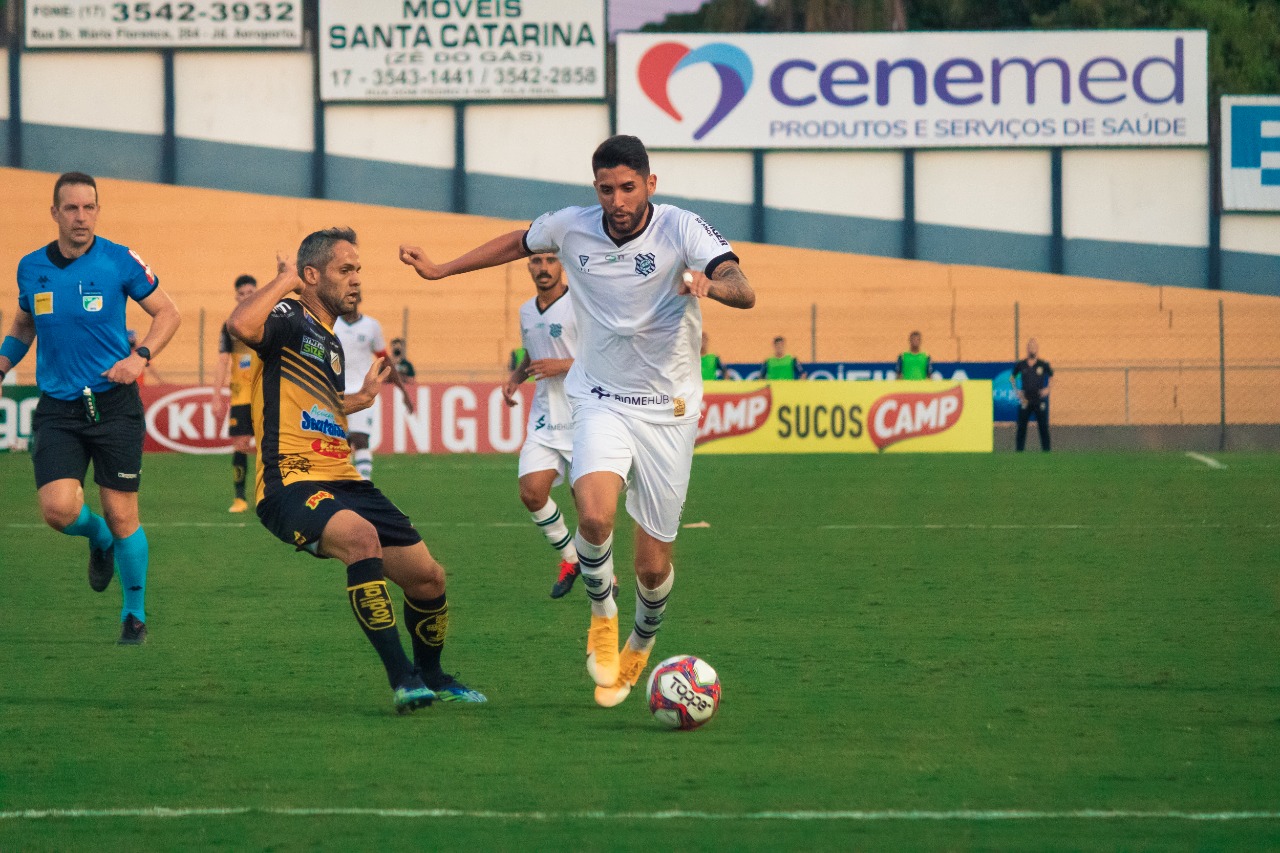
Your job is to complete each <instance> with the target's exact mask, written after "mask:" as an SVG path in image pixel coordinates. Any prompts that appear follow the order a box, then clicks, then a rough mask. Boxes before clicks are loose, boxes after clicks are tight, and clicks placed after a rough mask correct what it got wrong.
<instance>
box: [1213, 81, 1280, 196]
mask: <svg viewBox="0 0 1280 853" xmlns="http://www.w3.org/2000/svg"><path fill="white" fill-rule="evenodd" d="M1222 209H1223V210H1263V211H1278V210H1280V95H1266V96H1257V97H1225V98H1223V99H1222Z"/></svg>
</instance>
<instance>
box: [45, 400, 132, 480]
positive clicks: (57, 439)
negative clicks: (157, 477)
mask: <svg viewBox="0 0 1280 853" xmlns="http://www.w3.org/2000/svg"><path fill="white" fill-rule="evenodd" d="M97 406H98V416H99V421H98V422H97V423H93V422H92V421H90V420H89V418H88V416H87V415H86V413H85V406H84V402H83V401H82V400H58V399H55V398H53V397H50V396H49V395H48V394H41V395H40V401H39V402H38V403H36V411H35V414H34V416H33V417H32V419H31V441H32V445H31V458H32V461H33V462H34V463H35V472H36V488H37V489H38V488H40V487H42V486H44V485H46V484H48V483H52V482H53V481H54V480H75V481H76V482H79V483H83V482H84V475H85V472H87V471H88V470H89V463H90V462H93V481H94V482H95V483H97V484H98V485H99V486H102V487H104V488H107V489H115V490H116V491H120V492H136V491H138V485H139V480H140V476H141V473H142V438H143V435H144V434H145V431H146V427H145V426H144V423H143V416H142V397H140V396H139V395H138V386H137V385H132V384H130V385H118V386H116V387H115V388H112V389H111V390H109V391H103V392H101V393H99V394H98V395H97Z"/></svg>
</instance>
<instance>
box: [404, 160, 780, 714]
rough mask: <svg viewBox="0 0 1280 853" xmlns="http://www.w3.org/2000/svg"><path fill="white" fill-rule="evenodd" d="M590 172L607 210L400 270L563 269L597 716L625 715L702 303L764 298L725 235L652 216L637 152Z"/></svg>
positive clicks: (658, 600)
mask: <svg viewBox="0 0 1280 853" xmlns="http://www.w3.org/2000/svg"><path fill="white" fill-rule="evenodd" d="M591 169H592V172H593V174H594V182H593V183H594V187H595V191H596V198H597V200H598V201H599V202H600V204H599V205H597V206H592V207H568V208H564V209H562V210H559V211H555V212H552V213H547V214H544V215H543V216H541V217H539V218H538V219H537V220H535V221H534V222H533V224H532V225H530V226H529V229H528V230H527V231H512V232H510V233H508V234H504V235H502V236H500V237H496V238H494V239H493V240H490V241H489V242H487V243H485V244H484V245H482V246H479V247H477V248H475V249H472V250H471V251H469V252H467V253H466V254H464V255H462V256H461V257H458V258H455V259H454V260H452V261H448V262H446V263H443V264H437V263H435V262H433V261H431V260H430V259H429V258H428V257H427V256H426V254H425V253H424V252H423V251H422V249H420V248H418V247H417V246H401V247H400V259H401V261H403V262H404V263H406V264H408V265H410V266H412V267H413V268H414V269H415V270H416V271H417V273H418V275H420V276H422V277H423V278H425V279H428V280H436V279H441V278H445V277H446V276H450V275H457V274H458V273H464V272H470V271H472V270H478V269H484V268H486V267H492V266H497V265H499V264H504V263H509V262H510V261H514V260H518V259H520V258H523V257H526V256H528V255H530V254H535V253H541V252H555V253H556V254H557V255H558V256H559V257H560V260H561V263H562V264H563V265H564V268H565V271H566V273H567V275H568V277H569V286H570V289H571V290H572V292H573V304H574V311H575V314H576V316H577V320H578V357H577V359H576V360H575V361H574V363H573V367H572V368H571V369H570V370H569V373H568V376H566V378H565V390H566V392H567V393H568V395H569V401H570V405H571V407H572V410H573V468H572V482H573V489H574V502H575V503H576V505H577V509H578V532H577V535H576V537H575V538H574V545H575V547H576V548H577V551H578V560H579V563H580V566H581V570H582V578H583V582H584V583H585V584H586V587H587V594H588V595H589V596H590V598H591V628H590V630H589V631H588V634H587V671H588V672H590V673H591V677H592V679H593V680H594V681H595V683H596V689H595V699H596V702H597V703H598V704H600V705H603V706H605V707H613V706H614V705H617V704H619V703H621V702H622V701H623V700H624V699H626V697H627V695H628V694H629V693H630V692H631V688H632V687H633V686H634V685H635V684H636V683H637V682H638V681H639V680H640V675H641V673H643V672H644V668H645V665H646V664H647V663H648V660H649V654H650V652H651V651H652V649H653V643H654V638H655V636H656V634H657V631H658V629H659V627H660V626H661V624H662V618H663V612H664V610H665V608H666V603H667V597H668V595H669V594H670V592H671V588H672V584H673V581H674V580H675V575H674V570H673V567H672V564H671V552H672V545H673V543H674V541H675V538H676V533H677V531H678V529H679V527H680V512H681V510H682V509H683V507H684V500H685V495H686V493H687V492H688V487H689V471H690V467H691V465H692V462H693V445H694V439H695V438H696V436H697V429H698V417H699V414H700V412H701V406H702V373H701V370H700V366H699V349H700V344H701V334H702V313H701V310H700V308H699V306H698V300H699V299H700V298H702V297H704V296H705V297H709V298H711V299H714V300H716V301H717V302H720V303H722V304H724V305H728V306H730V307H734V308H750V307H751V306H753V305H754V304H755V292H754V291H753V290H752V289H751V285H750V284H749V283H748V282H747V279H746V276H745V275H743V273H742V270H741V268H740V267H739V266H738V257H737V255H735V254H734V253H733V250H732V249H731V248H730V246H729V243H728V241H727V240H725V239H724V238H723V237H721V236H720V233H719V232H718V231H716V230H715V229H714V228H712V227H711V225H709V224H708V223H706V222H704V221H703V220H702V219H701V218H699V217H698V216H696V215H695V214H693V213H690V212H689V211H687V210H682V209H680V208H678V207H672V206H671V205H664V204H658V205H655V204H653V203H651V202H650V200H649V199H650V197H651V196H652V195H653V193H654V192H655V190H656V189H657V186H658V179H657V176H656V175H654V174H652V173H651V172H650V171H649V154H648V152H647V151H646V150H645V147H644V143H642V142H641V141H640V140H639V139H637V138H636V137H634V136H613V137H610V138H609V139H606V140H605V141H604V142H602V143H601V144H600V146H599V147H598V148H596V150H595V153H594V154H593V155H592V157H591ZM687 270H694V271H695V274H693V275H685V273H686V271H687ZM624 489H625V490H626V493H627V504H626V506H627V513H628V514H629V515H630V516H631V517H632V519H634V520H635V522H636V542H635V570H636V614H635V623H634V626H633V628H632V631H631V634H630V636H629V637H628V638H627V641H626V644H625V645H624V647H623V648H622V650H621V653H619V650H618V608H617V605H616V603H615V602H614V600H613V597H612V595H611V592H612V589H611V588H612V577H613V550H612V545H613V527H614V516H615V514H616V511H617V505H618V496H619V494H621V493H622V491H623V490H624Z"/></svg>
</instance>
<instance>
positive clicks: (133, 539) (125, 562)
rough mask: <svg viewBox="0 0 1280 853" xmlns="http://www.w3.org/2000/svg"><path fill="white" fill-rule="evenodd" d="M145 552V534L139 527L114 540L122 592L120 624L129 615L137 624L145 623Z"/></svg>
mask: <svg viewBox="0 0 1280 853" xmlns="http://www.w3.org/2000/svg"><path fill="white" fill-rule="evenodd" d="M147 550H148V549H147V534H146V532H145V531H143V529H142V528H141V527H139V528H138V529H137V530H135V531H133V533H131V534H129V535H128V536H126V537H125V538H123V539H117V540H116V568H117V569H118V570H119V571H120V588H121V589H123V590H124V608H123V609H122V610H121V611H120V621H121V622H123V621H124V619H125V617H126V616H128V615H129V614H130V613H132V614H133V615H134V616H135V617H136V618H137V619H138V621H139V622H146V621H147V611H146V608H145V607H144V606H143V603H144V601H145V600H146V596H147Z"/></svg>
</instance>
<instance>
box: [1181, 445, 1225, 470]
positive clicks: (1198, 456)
mask: <svg viewBox="0 0 1280 853" xmlns="http://www.w3.org/2000/svg"><path fill="white" fill-rule="evenodd" d="M1187 456H1188V457H1190V458H1191V459H1194V460H1196V461H1197V462H1203V463H1204V464H1206V465H1208V466H1209V467H1210V468H1215V469H1217V470H1222V469H1223V468H1226V467H1227V466H1226V465H1223V464H1222V463H1221V462H1219V461H1218V460H1217V459H1214V458H1213V457H1212V456H1205V455H1204V454H1203V453H1196V452H1194V451H1191V450H1188V451H1187Z"/></svg>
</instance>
